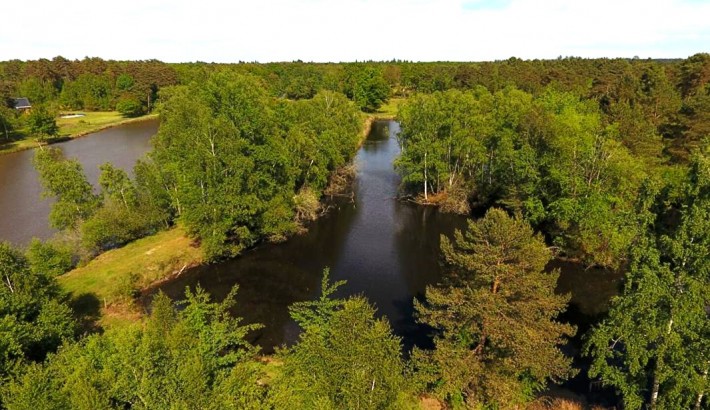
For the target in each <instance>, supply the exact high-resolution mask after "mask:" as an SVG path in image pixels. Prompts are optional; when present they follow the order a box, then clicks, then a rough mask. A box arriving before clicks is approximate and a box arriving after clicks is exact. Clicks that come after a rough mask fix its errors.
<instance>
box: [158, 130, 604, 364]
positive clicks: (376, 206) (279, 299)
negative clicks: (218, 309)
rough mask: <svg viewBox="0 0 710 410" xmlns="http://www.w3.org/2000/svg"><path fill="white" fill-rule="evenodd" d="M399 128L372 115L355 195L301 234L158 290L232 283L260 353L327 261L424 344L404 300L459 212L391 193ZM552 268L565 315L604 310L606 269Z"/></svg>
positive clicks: (336, 275)
mask: <svg viewBox="0 0 710 410" xmlns="http://www.w3.org/2000/svg"><path fill="white" fill-rule="evenodd" d="M398 130H399V126H398V124H397V123H396V122H393V121H378V122H375V124H374V125H373V129H372V132H371V133H370V136H369V137H368V139H367V141H366V142H365V144H364V145H363V147H362V148H361V149H360V151H359V152H358V154H357V157H356V164H357V170H358V172H357V177H356V180H355V187H354V189H355V199H354V201H352V202H351V201H341V202H340V203H338V204H337V206H336V208H335V209H333V210H331V212H330V213H329V214H328V215H327V216H326V217H323V218H321V219H319V220H318V221H316V222H315V223H313V224H312V225H311V226H310V227H309V231H308V232H307V233H305V234H303V235H299V236H296V237H294V238H291V239H289V240H288V241H287V242H285V243H282V244H276V245H265V246H261V247H259V248H257V249H254V250H252V251H250V252H248V253H246V254H245V255H243V256H241V257H239V258H236V259H233V260H229V261H226V262H222V263H220V264H216V265H211V266H202V267H198V268H195V269H193V270H191V271H187V272H185V273H184V274H183V275H181V276H180V277H179V278H177V279H176V280H174V281H172V282H169V283H166V284H163V285H162V286H161V288H160V289H162V290H163V291H164V292H165V293H166V294H168V295H169V296H171V297H172V298H175V299H179V298H181V297H182V295H183V293H184V290H185V288H186V287H194V286H196V285H198V284H199V285H200V286H201V287H202V288H204V289H205V290H207V291H208V292H209V293H210V294H212V295H213V296H215V298H216V299H218V300H221V299H222V298H224V297H225V296H226V295H227V293H228V292H229V291H230V290H231V289H232V287H233V286H235V285H239V293H238V296H237V307H236V309H235V312H234V313H235V314H237V315H238V316H241V317H243V318H244V319H245V320H246V321H247V322H249V323H262V324H264V325H265V327H264V328H263V329H261V330H259V331H257V332H256V333H255V334H254V335H253V341H254V342H256V343H258V344H260V345H261V346H262V347H263V348H264V350H265V351H266V352H269V351H271V350H272V348H273V347H274V346H277V345H280V344H283V343H291V342H293V341H295V339H296V338H297V336H298V327H297V326H296V325H295V323H293V322H292V321H291V320H290V319H289V316H288V309H287V308H288V306H289V305H291V304H292V303H294V302H296V301H301V300H307V299H312V298H314V297H316V296H317V295H318V294H319V292H320V278H321V272H322V271H323V269H324V268H326V267H329V268H330V271H331V278H332V280H341V279H344V280H347V284H346V285H345V286H344V288H342V292H341V295H352V294H363V295H365V296H366V297H367V298H368V299H369V300H370V301H371V302H372V303H374V304H375V305H376V307H377V309H378V313H379V314H383V315H386V316H387V318H388V319H389V321H390V322H391V323H392V326H393V328H394V330H395V332H396V333H397V334H398V335H400V336H402V337H403V338H404V342H405V346H406V347H409V346H412V345H413V344H418V345H426V343H427V331H426V329H423V328H421V327H420V326H418V325H417V324H416V323H415V322H414V319H413V317H412V312H413V299H414V298H415V297H420V296H423V293H424V290H425V288H426V286H427V285H428V284H433V283H436V282H437V281H438V279H439V278H440V276H441V267H440V266H439V254H440V253H439V238H440V235H442V234H444V235H451V234H452V233H453V231H454V229H457V228H461V227H463V226H464V224H465V218H463V217H459V216H455V215H449V214H441V213H439V212H437V211H436V210H435V209H433V208H429V207H421V206H416V205H413V204H408V203H403V202H401V201H397V200H396V199H395V195H396V193H397V187H398V184H399V177H398V176H397V173H396V172H395V170H394V169H393V166H392V162H393V161H394V159H395V158H396V156H397V155H398V154H399V147H398V144H397V141H396V138H395V135H396V133H397V132H398ZM553 267H554V268H560V269H561V271H562V274H561V277H560V281H559V290H560V291H561V292H564V293H568V292H571V293H572V294H573V299H572V303H573V304H574V305H575V306H576V308H575V309H576V310H574V315H573V316H574V317H577V316H579V315H595V314H597V313H599V312H600V311H603V310H605V307H606V301H607V300H608V298H609V296H610V295H612V294H613V293H614V292H615V291H616V289H617V287H618V275H616V274H614V273H610V272H606V271H599V270H596V271H592V270H584V269H583V268H582V267H580V266H578V265H576V264H573V263H569V262H562V261H554V262H553V263H552V264H551V268H553ZM148 296H150V295H148ZM572 319H574V318H572Z"/></svg>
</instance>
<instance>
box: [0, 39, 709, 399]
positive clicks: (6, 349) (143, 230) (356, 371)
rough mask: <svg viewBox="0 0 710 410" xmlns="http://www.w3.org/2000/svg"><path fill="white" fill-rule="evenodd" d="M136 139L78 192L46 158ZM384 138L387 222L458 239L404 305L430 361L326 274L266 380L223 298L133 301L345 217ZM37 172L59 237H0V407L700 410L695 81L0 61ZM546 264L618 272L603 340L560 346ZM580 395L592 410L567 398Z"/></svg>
mask: <svg viewBox="0 0 710 410" xmlns="http://www.w3.org/2000/svg"><path fill="white" fill-rule="evenodd" d="M97 112H101V113H104V114H101V115H107V116H108V117H107V118H108V119H106V120H105V121H103V122H101V123H100V124H99V125H96V124H94V128H91V127H89V126H88V124H87V123H86V122H84V123H82V121H84V120H76V121H77V122H76V123H72V126H75V127H78V128H75V129H74V128H71V129H69V131H67V128H63V129H62V128H61V126H62V123H61V122H60V123H59V125H58V121H61V120H59V119H58V117H59V116H60V115H61V114H64V115H70V116H71V114H73V113H80V115H88V116H91V115H92V113H97ZM106 113H108V114H106ZM156 116H157V117H159V120H160V125H159V129H158V132H157V134H156V135H155V136H153V137H152V139H151V150H150V151H149V152H148V153H147V154H146V155H144V156H143V157H142V158H141V159H140V160H138V162H137V163H136V164H135V167H134V168H133V170H132V171H130V172H127V171H126V170H124V169H121V168H119V167H116V166H114V165H112V164H111V163H105V164H103V165H101V167H100V176H99V180H98V187H96V186H93V185H92V184H91V183H90V182H89V180H88V179H87V177H86V175H85V174H84V170H83V168H82V165H81V164H80V162H79V161H77V160H76V159H73V158H68V157H67V156H65V154H64V153H63V151H62V150H61V149H60V148H56V146H53V145H49V144H52V143H55V142H59V141H62V140H64V139H66V137H67V136H71V135H76V134H78V133H83V132H87V130H89V131H90V130H94V129H98V128H101V127H105V126H111V125H114V124H117V123H119V122H121V121H125V120H127V119H132V118H138V119H140V118H143V117H146V118H156ZM88 118H89V117H87V121H88ZM383 118H386V119H389V120H393V121H396V122H397V123H398V125H399V127H401V129H400V130H399V132H398V133H397V134H396V140H397V144H398V147H399V150H400V151H399V155H398V156H397V158H396V159H395V160H394V163H393V164H392V167H393V169H394V170H395V171H396V173H397V175H398V177H399V179H398V181H399V188H398V193H397V198H396V200H397V201H401V202H407V203H415V204H416V205H415V206H416V207H436V209H437V211H436V212H439V213H442V214H443V213H453V214H457V215H461V216H462V217H463V218H465V221H466V222H465V224H464V225H463V226H462V228H461V229H456V230H455V233H454V234H453V235H441V239H440V245H439V246H438V249H437V252H436V253H437V254H436V255H435V257H436V258H437V260H439V261H440V264H441V266H442V272H443V273H442V275H441V278H440V280H438V281H437V282H436V283H428V284H427V286H426V291H425V292H423V294H422V295H420V297H415V298H413V300H411V301H410V302H411V305H412V309H413V312H414V313H413V320H415V321H416V322H417V323H418V324H419V325H420V328H419V329H422V330H421V336H422V337H423V338H425V339H426V340H427V342H426V343H408V341H407V340H403V339H404V338H403V336H402V335H398V334H397V333H396V332H395V331H394V330H393V324H392V323H391V322H390V321H389V319H388V317H387V316H385V315H382V314H379V313H378V309H377V307H376V306H374V305H373V303H372V302H371V301H370V300H368V295H367V294H358V295H354V296H343V294H342V290H343V289H346V288H347V287H348V284H347V283H345V281H341V280H333V279H332V275H331V273H330V271H329V270H328V269H327V268H326V269H325V270H324V271H323V272H321V271H318V272H316V273H317V274H318V275H321V276H320V277H321V280H320V284H319V286H318V288H317V289H316V290H317V294H316V295H315V297H314V298H313V299H312V300H300V301H296V302H295V303H293V304H291V305H290V307H289V315H290V317H291V318H292V320H293V321H294V322H295V323H296V324H297V325H298V328H299V329H300V333H299V334H298V336H297V340H295V342H294V343H289V344H284V345H283V346H280V347H277V348H276V349H275V352H274V353H273V354H264V353H263V352H262V349H261V347H260V346H259V344H258V343H256V342H255V340H253V339H252V335H253V333H254V332H255V331H257V330H258V329H260V328H261V327H263V326H268V325H269V323H262V324H258V323H245V321H244V320H243V319H242V317H241V316H240V314H239V312H240V309H241V308H242V306H239V305H236V306H235V300H236V297H237V294H238V292H242V290H239V289H238V288H237V287H236V286H235V287H234V288H233V289H232V291H231V292H229V295H228V296H227V297H226V298H224V299H223V300H215V299H213V298H212V297H211V296H210V295H209V294H208V292H206V291H205V290H203V289H202V288H200V287H196V288H188V289H186V290H185V296H184V298H183V299H181V300H178V301H175V300H172V299H171V298H170V297H168V296H166V295H165V294H163V293H162V292H157V294H156V295H155V296H154V297H152V298H151V300H150V301H149V303H143V302H142V301H141V300H142V299H144V297H145V295H146V294H147V290H148V289H151V288H154V287H155V286H157V285H156V284H158V283H161V282H163V281H170V280H172V279H174V278H175V277H177V276H179V275H181V274H182V273H183V271H184V270H185V269H189V268H190V267H193V266H197V265H207V264H213V263H219V262H222V261H226V260H230V259H233V258H241V257H243V255H245V253H247V252H249V251H251V250H253V249H256V248H259V247H261V246H265V245H267V244H272V243H284V242H288V241H289V240H294V238H297V237H298V236H299V235H303V234H304V232H306V231H308V230H309V228H310V227H311V226H312V224H313V223H314V221H317V220H318V219H319V218H322V217H324V216H325V215H327V214H328V212H329V209H330V208H331V207H332V205H331V204H332V201H334V198H336V199H337V198H341V199H342V198H346V199H347V198H350V199H351V198H352V197H353V195H355V194H354V192H355V191H354V190H353V189H352V186H353V185H354V184H356V181H355V180H356V179H357V175H358V169H357V166H358V165H357V161H355V158H356V155H358V152H359V150H361V149H366V148H367V145H366V144H367V143H368V142H367V137H368V134H369V133H370V128H371V127H372V124H373V121H375V120H376V119H383ZM65 126H68V125H65ZM82 127H83V128H82ZM394 138H395V137H393V139H394ZM32 147H36V149H35V152H34V159H33V165H34V167H35V169H36V170H37V173H38V175H39V178H40V181H41V183H42V187H43V190H44V192H43V195H44V196H45V197H47V198H52V200H53V201H54V202H53V204H52V207H51V213H50V215H49V221H48V223H49V224H50V225H51V226H52V227H53V228H54V229H55V230H56V231H57V233H56V234H55V235H54V236H53V237H52V238H51V239H49V240H44V241H42V240H39V239H34V240H32V241H31V242H30V243H29V245H27V246H26V247H18V246H15V245H11V244H10V243H9V242H2V240H3V238H0V282H1V284H0V313H1V315H0V408H7V409H30V408H32V409H40V408H41V409H67V408H72V409H74V408H76V409H105V408H116V409H156V408H157V409H163V408H166V409H167V408H171V409H224V408H234V409H417V408H423V409H433V408H439V409H441V408H452V409H463V408H472V409H524V408H529V409H533V410H535V409H553V408H566V409H577V408H579V409H582V408H597V409H602V408H610V407H611V406H617V405H618V406H623V408H628V409H642V408H644V409H654V410H655V409H696V410H700V409H710V399H708V395H707V393H708V390H710V381H709V380H708V370H709V369H710V54H706V53H700V54H696V55H693V56H691V57H688V58H687V59H682V60H681V59H679V60H651V59H648V60H642V59H582V58H559V59H556V60H521V59H517V58H511V59H508V60H505V61H495V62H472V63H455V62H435V63H416V62H408V61H388V62H356V63H337V64H336V63H304V62H301V61H296V62H290V63H266V64H259V63H238V64H214V63H201V62H196V63H180V64H168V63H163V62H160V61H155V60H150V61H107V60H102V59H100V58H85V59H83V60H67V59H65V58H63V57H55V58H53V59H51V60H47V59H42V60H35V61H20V60H12V61H4V62H0V151H15V150H18V149H24V148H32ZM361 147H362V148H361ZM28 152H29V151H28ZM36 200H39V198H36ZM3 218H12V216H11V215H4V216H3ZM22 223H23V221H17V224H22ZM143 244H147V245H145V246H144V245H143ZM141 246H144V248H141ZM161 246H163V251H161V252H154V250H155V249H159V248H160V247H161ZM137 249H140V251H137ZM146 249H150V250H146ZM121 252H123V253H121ZM129 258H135V259H136V260H137V262H136V261H134V260H133V259H131V262H129ZM555 260H558V261H559V260H562V261H570V262H571V263H576V264H579V265H580V266H583V267H585V268H590V271H589V273H588V275H594V272H593V271H592V270H591V268H599V269H605V270H608V271H613V272H618V273H619V276H620V277H621V278H623V279H622V280H621V284H620V286H619V288H618V289H617V291H618V292H617V295H616V296H614V297H612V298H611V300H609V301H608V306H605V309H604V310H605V311H604V312H603V313H602V314H599V315H597V316H594V318H593V319H590V320H591V321H590V322H589V323H586V322H585V323H581V322H580V323H576V322H572V321H570V320H568V316H566V315H565V314H566V313H569V311H570V304H569V303H570V295H569V294H568V293H562V292H559V291H558V278H559V276H560V271H559V269H551V268H549V267H550V263H551V262H552V261H555ZM107 261H111V262H107ZM109 263H110V265H109ZM121 265H124V266H123V267H122V266H121ZM158 265H159V267H156V268H155V269H154V268H153V267H154V266H158ZM125 266H128V268H124V267H125ZM149 266H151V267H150V268H148V267H149ZM122 269H123V270H122ZM149 271H150V272H149ZM582 280H584V279H582ZM220 299H221V298H220ZM90 300H94V301H97V303H98V304H99V308H98V310H96V311H91V310H90V309H87V301H90ZM244 308H245V309H249V308H253V307H249V306H247V307H244ZM410 316H411V315H410ZM572 340H575V341H576V342H574V343H572V342H571V341H572ZM580 375H581V376H582V377H583V378H584V380H585V381H586V382H588V386H589V392H590V393H591V391H592V387H594V388H598V389H602V394H600V395H597V396H594V397H593V396H591V395H589V396H588V397H585V394H586V393H585V392H584V389H581V390H582V391H581V392H580V389H577V390H574V389H572V388H571V387H569V385H568V384H565V382H566V381H568V380H572V379H573V378H575V377H577V378H579V376H580ZM559 386H563V387H559ZM586 386H587V385H585V388H586ZM570 389H572V390H574V394H572V393H571V392H570ZM556 391H558V392H559V391H563V393H562V394H556V393H555V392H556ZM564 392H568V393H569V394H565V393H564ZM565 406H566V407H565ZM613 408H618V407H613Z"/></svg>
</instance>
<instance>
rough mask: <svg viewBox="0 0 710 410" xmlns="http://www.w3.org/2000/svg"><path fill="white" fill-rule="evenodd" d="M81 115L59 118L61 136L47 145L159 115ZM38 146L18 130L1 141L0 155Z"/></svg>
mask: <svg viewBox="0 0 710 410" xmlns="http://www.w3.org/2000/svg"><path fill="white" fill-rule="evenodd" d="M81 113H82V114H85V116H84V117H77V118H57V126H59V135H58V136H57V137H55V138H51V139H50V140H48V141H46V143H48V144H52V143H56V142H61V141H66V140H67V139H71V138H76V137H80V136H82V135H86V134H90V133H92V132H96V131H100V130H102V129H105V128H109V127H115V126H117V125H121V124H125V123H129V122H133V121H143V120H146V119H150V118H158V114H148V115H145V116H142V117H137V118H125V117H124V116H122V115H121V114H120V113H118V111H93V112H91V111H81ZM38 144H39V141H38V140H37V138H35V137H29V136H27V133H26V131H25V130H18V132H16V133H15V134H14V138H11V141H5V140H4V139H0V154H6V153H10V152H17V151H22V150H25V149H31V148H36V147H37V146H38Z"/></svg>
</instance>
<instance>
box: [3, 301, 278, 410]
mask: <svg viewBox="0 0 710 410" xmlns="http://www.w3.org/2000/svg"><path fill="white" fill-rule="evenodd" d="M233 297H234V293H231V294H230V295H229V297H228V298H227V300H226V301H225V302H223V303H220V304H217V303H211V302H210V301H209V296H208V295H207V294H205V293H204V292H203V291H202V290H199V289H198V290H197V291H196V292H195V293H191V292H188V293H187V300H186V301H185V303H184V304H183V306H182V307H181V309H180V310H179V311H178V310H176V309H175V307H174V306H173V303H172V301H170V299H168V298H167V297H166V296H164V295H158V296H157V297H156V299H155V300H154V301H153V305H152V309H151V314H150V316H149V318H148V319H147V320H146V321H145V323H134V324H131V325H127V326H124V327H120V328H116V329H111V330H108V331H107V332H105V333H104V334H95V335H91V336H88V337H86V338H85V339H83V340H82V341H81V342H79V343H75V344H70V345H68V346H66V347H65V348H63V349H62V350H60V352H59V353H57V354H56V355H54V356H52V357H51V358H50V360H48V362H47V363H46V364H45V365H44V366H42V367H40V366H33V367H30V368H28V369H27V371H26V373H25V374H24V375H23V376H22V377H18V378H16V379H15V380H13V381H12V382H11V383H9V384H8V385H7V387H6V388H5V389H3V390H4V393H5V394H4V396H5V397H6V406H7V408H9V409H26V408H30V407H33V408H49V409H54V408H75V409H86V410H89V409H96V408H115V409H124V408H132V409H155V408H159V409H164V408H181V409H215V410H216V409H261V408H263V404H262V399H263V396H264V394H265V392H264V387H263V386H262V385H261V384H260V382H259V380H260V378H262V377H263V373H262V365H261V364H260V363H259V362H258V361H257V360H256V353H257V351H258V349H257V348H255V347H253V346H251V345H250V344H249V343H247V342H246V341H245V340H244V338H245V336H246V334H247V333H248V332H249V331H251V330H253V329H255V328H257V327H258V326H256V325H247V326H242V325H240V319H238V318H234V317H233V316H232V315H231V314H230V313H229V308H230V307H231V304H232V303H233Z"/></svg>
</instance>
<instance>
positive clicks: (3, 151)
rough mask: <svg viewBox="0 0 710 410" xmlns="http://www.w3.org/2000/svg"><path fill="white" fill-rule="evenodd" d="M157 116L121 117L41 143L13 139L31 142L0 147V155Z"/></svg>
mask: <svg viewBox="0 0 710 410" xmlns="http://www.w3.org/2000/svg"><path fill="white" fill-rule="evenodd" d="M159 118H160V115H159V114H157V113H154V114H147V115H143V116H141V117H136V118H125V119H122V120H120V121H117V122H110V123H106V124H101V125H97V126H96V127H95V128H91V129H89V130H86V131H81V132H78V133H74V134H68V135H62V136H57V137H54V138H52V139H51V140H49V141H45V142H43V143H40V142H39V141H37V140H36V139H35V140H34V141H31V138H26V139H22V140H17V141H13V142H18V143H22V142H27V143H30V142H32V143H30V144H28V145H19V146H15V147H11V148H3V149H0V155H7V154H14V153H16V152H21V151H27V150H31V149H36V148H38V147H44V146H48V145H53V144H58V143H60V142H67V141H71V140H73V139H77V138H82V137H86V136H89V135H91V134H95V133H97V132H100V131H104V130H107V129H110V128H114V127H119V126H121V125H126V124H131V123H134V122H143V121H150V120H155V119H159Z"/></svg>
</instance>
